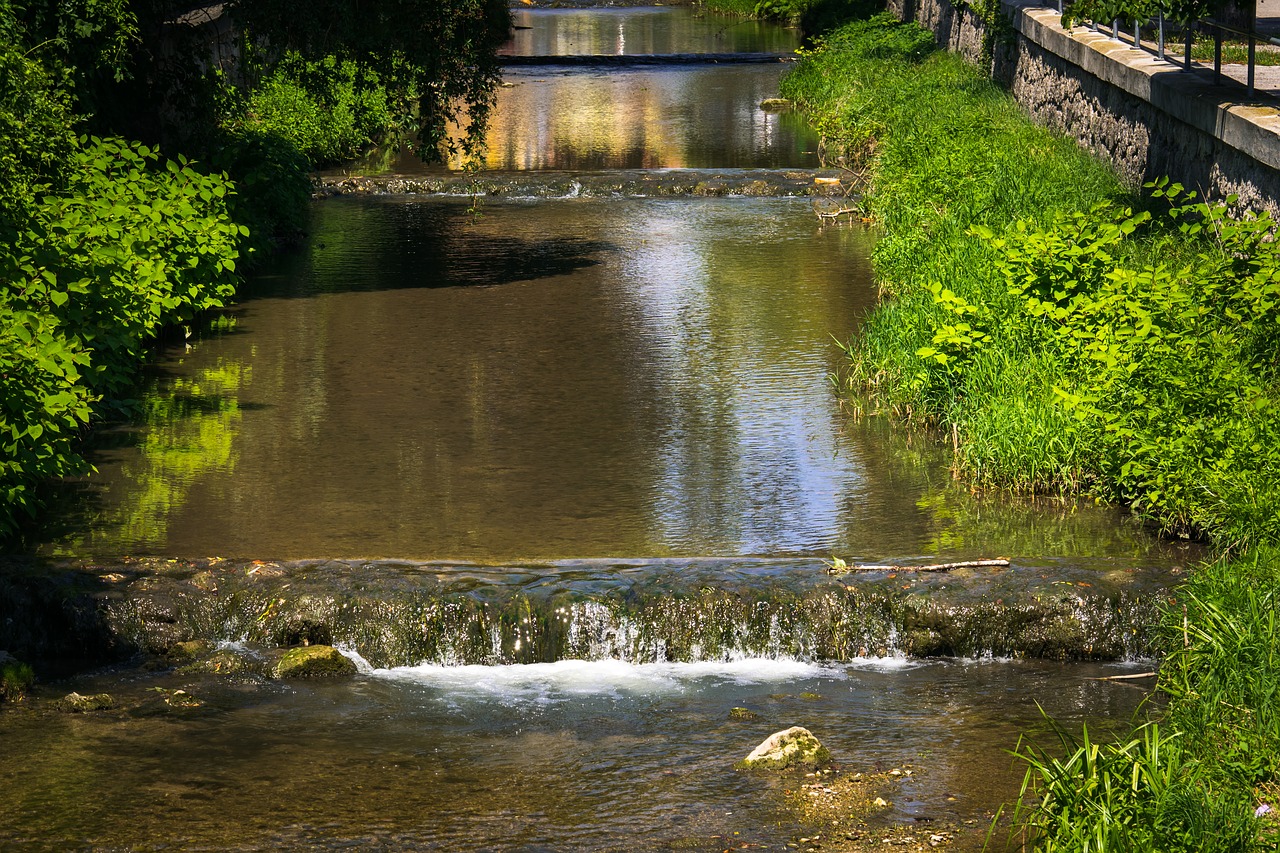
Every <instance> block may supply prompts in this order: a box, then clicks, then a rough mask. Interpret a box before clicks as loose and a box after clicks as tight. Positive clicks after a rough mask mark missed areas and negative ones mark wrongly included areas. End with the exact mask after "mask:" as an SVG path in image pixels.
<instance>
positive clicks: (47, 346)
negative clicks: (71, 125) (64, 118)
mask: <svg viewBox="0 0 1280 853" xmlns="http://www.w3.org/2000/svg"><path fill="white" fill-rule="evenodd" d="M79 145H80V147H79V148H78V149H77V150H76V151H75V153H74V154H73V155H72V156H71V158H70V163H69V165H68V168H67V175H66V179H65V185H64V187H62V188H61V189H60V190H59V191H58V192H54V193H50V194H49V195H46V196H44V197H43V198H42V199H41V200H40V201H39V202H38V203H37V204H36V205H35V209H34V211H33V212H32V214H31V217H30V219H29V221H28V222H27V223H26V225H25V227H24V228H23V229H22V230H21V231H20V232H19V233H18V234H17V236H16V237H15V238H14V239H13V240H12V241H11V242H8V243H5V244H0V275H2V276H3V280H4V281H5V282H6V285H7V286H6V288H5V289H4V292H3V297H0V489H2V490H3V494H4V496H5V501H4V504H3V507H2V508H0V531H2V532H3V533H6V534H11V533H13V532H14V531H15V530H16V528H17V526H18V525H19V522H20V521H21V519H22V518H23V517H24V516H30V515H32V514H33V513H34V512H35V511H36V510H37V509H38V508H39V500H38V497H37V495H36V492H35V490H36V487H37V486H38V484H39V483H40V482H42V481H44V480H47V479H49V478H52V477H59V476H64V475H66V474H70V473H73V472H76V471H80V470H82V469H83V468H84V467H85V463H84V461H83V459H81V458H80V456H79V455H78V453H77V452H76V444H77V441H78V439H79V437H80V434H81V431H82V430H83V428H84V427H85V425H86V424H87V423H88V422H89V420H90V417H91V414H92V411H93V407H94V405H95V404H98V405H101V404H102V401H104V400H105V401H110V400H112V399H113V398H114V397H115V396H117V395H119V394H121V393H122V392H124V391H125V390H127V389H128V387H129V386H130V384H131V382H132V380H133V375H134V371H135V370H136V368H137V367H138V365H139V363H140V362H141V360H142V359H143V358H144V356H145V352H144V344H145V342H146V340H147V339H148V338H149V337H150V336H152V335H154V334H155V333H156V332H157V331H158V330H159V329H160V328H162V327H163V326H166V325H170V324H174V323H180V322H185V321H189V320H190V319H191V318H192V317H193V316H194V315H195V314H196V313H197V312H200V311H203V310H207V309H209V308H213V307H216V306H220V305H223V304H224V303H225V301H226V300H227V299H228V298H229V297H230V296H231V295H232V294H233V293H234V289H235V283H236V281H237V279H236V273H235V269H236V258H237V255H238V248H237V246H238V243H239V241H240V239H241V238H242V237H243V236H244V233H245V230H244V229H243V227H242V226H239V225H237V224H236V223H234V222H233V221H232V220H231V218H230V217H229V215H228V214H227V210H226V200H227V197H228V195H229V194H230V192H231V187H230V184H229V183H228V182H227V181H226V179H225V178H224V177H221V176H211V175H206V174H202V173H200V172H198V171H196V170H195V169H194V168H192V167H191V165H190V164H188V163H186V162H185V161H184V160H182V159H181V158H180V159H179V160H178V161H172V160H169V161H164V162H163V163H162V162H161V161H160V158H159V155H158V154H157V153H156V152H155V151H152V150H150V149H147V148H145V147H144V146H141V145H138V144H136V143H129V142H125V141H124V140H118V139H96V138H90V137H85V138H82V139H81V140H80V141H79Z"/></svg>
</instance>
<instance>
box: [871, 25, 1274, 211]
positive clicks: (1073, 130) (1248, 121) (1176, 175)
mask: <svg viewBox="0 0 1280 853" xmlns="http://www.w3.org/2000/svg"><path fill="white" fill-rule="evenodd" d="M889 8H890V11H891V12H893V13H895V14H896V15H897V16H898V17H899V18H900V19H902V20H909V19H914V20H916V21H917V22H919V23H920V24H921V25H922V26H924V27H925V28H927V29H929V30H931V31H932V32H933V33H934V35H935V36H936V37H937V39H938V43H939V44H940V45H942V46H944V47H946V48H947V49H948V50H952V51H955V52H958V53H961V54H962V55H964V56H965V57H966V58H968V59H970V60H971V61H975V62H980V61H981V57H982V42H983V35H984V28H985V25H984V24H983V22H982V21H981V20H980V19H979V18H978V17H977V16H976V15H974V14H972V13H971V12H969V11H967V10H961V9H957V8H956V7H955V6H954V5H952V3H951V2H950V0H889ZM1003 8H1004V12H1005V14H1006V15H1007V16H1008V17H1009V19H1010V20H1011V21H1012V23H1013V30H1014V36H1013V39H1012V43H1005V44H999V45H998V46H997V48H996V50H995V51H994V53H995V58H994V60H992V61H991V73H992V75H993V76H994V77H995V78H996V79H997V80H999V81H1000V82H1001V83H1003V84H1004V85H1005V86H1007V87H1008V88H1009V90H1010V92H1012V94H1013V96H1014V98H1015V99H1016V100H1017V101H1018V103H1020V104H1021V105H1022V106H1023V107H1024V108H1026V109H1027V111H1028V112H1029V113H1030V114H1031V115H1032V116H1033V117H1034V118H1035V119H1036V120H1037V121H1039V122H1041V123H1042V124H1045V125H1047V126H1049V127H1052V128H1055V129H1057V130H1061V131H1062V132H1063V133H1066V134H1067V135H1069V136H1072V137H1074V138H1075V139H1076V140H1077V141H1079V142H1080V144H1081V145H1083V146H1084V147H1086V148H1088V149H1089V150H1090V151H1092V152H1093V153H1094V154H1096V155H1098V156H1099V157H1102V158H1104V159H1109V160H1111V161H1112V162H1113V163H1115V166H1116V169H1117V170H1118V171H1119V173H1120V174H1121V176H1122V177H1123V178H1124V179H1125V181H1127V182H1128V183H1129V184H1131V185H1133V186H1137V185H1140V184H1142V183H1143V182H1145V181H1149V180H1152V179H1154V178H1157V177H1161V176H1165V175H1168V176H1169V177H1171V178H1173V179H1174V180H1176V181H1179V182H1181V183H1182V184H1184V185H1185V186H1187V187H1191V188H1195V189H1197V190H1199V191H1200V192H1201V193H1202V194H1205V195H1208V196H1211V197H1215V198H1222V197H1225V196H1227V195H1229V194H1232V193H1234V194H1236V195H1238V196H1239V197H1240V201H1241V203H1242V204H1243V205H1244V206H1246V207H1250V208H1259V209H1265V210H1270V211H1271V212H1272V213H1273V214H1280V114H1278V112H1277V108H1276V107H1277V106H1280V104H1276V105H1269V104H1268V101H1270V99H1269V98H1267V97H1265V96H1263V97H1261V98H1258V99H1255V101H1254V103H1253V105H1246V104H1244V103H1242V102H1243V101H1244V100H1245V90H1244V87H1243V86H1240V85H1238V84H1231V83H1228V84H1227V85H1222V86H1215V85H1213V82H1212V72H1211V71H1209V70H1205V69H1197V70H1193V71H1190V72H1187V71H1183V70H1181V67H1180V66H1179V65H1175V64H1173V63H1171V62H1161V61H1160V60H1158V59H1156V58H1155V57H1154V56H1152V55H1151V54H1149V53H1147V52H1145V51H1141V50H1135V49H1134V48H1132V47H1130V46H1128V45H1125V44H1122V43H1120V42H1116V41H1114V40H1112V39H1110V38H1108V37H1106V36H1103V35H1100V34H1098V33H1095V32H1093V31H1091V30H1088V29H1086V28H1083V27H1077V28H1075V29H1073V30H1064V29H1063V28H1062V27H1061V25H1060V23H1059V15H1058V13H1057V11H1056V10H1049V9H1045V8H1043V7H1040V6H1034V5H1030V4H1028V3H1024V2H1006V3H1005V4H1004V7H1003Z"/></svg>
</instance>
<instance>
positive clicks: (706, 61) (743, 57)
mask: <svg viewBox="0 0 1280 853" xmlns="http://www.w3.org/2000/svg"><path fill="white" fill-rule="evenodd" d="M498 61H499V62H501V63H502V64H503V65H507V66H530V65H572V66H580V65H587V66H628V65H758V64H760V63H764V62H794V61H795V57H794V56H786V55H782V54H777V53H660V54H645V53H635V54H625V53H604V54H570V55H556V56H514V55H506V56H499V57H498Z"/></svg>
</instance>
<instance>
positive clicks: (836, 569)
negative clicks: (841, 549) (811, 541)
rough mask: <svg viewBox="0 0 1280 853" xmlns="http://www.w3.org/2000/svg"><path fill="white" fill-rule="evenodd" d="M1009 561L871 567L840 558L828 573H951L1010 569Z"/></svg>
mask: <svg viewBox="0 0 1280 853" xmlns="http://www.w3.org/2000/svg"><path fill="white" fill-rule="evenodd" d="M1008 567H1009V561H1008V560H1006V559H1003V558H1000V559H994V560H963V561H961V562H959V563H934V564H933V565H931V566H897V565H883V566H880V565H871V564H869V563H857V564H854V565H852V566H851V565H847V564H846V563H845V561H844V560H841V559H839V558H838V557H837V558H836V559H834V560H832V561H831V562H830V563H828V564H827V571H828V572H830V573H831V574H833V575H839V574H844V573H846V572H949V571H951V570H952V569H983V568H1001V569H1004V568H1008Z"/></svg>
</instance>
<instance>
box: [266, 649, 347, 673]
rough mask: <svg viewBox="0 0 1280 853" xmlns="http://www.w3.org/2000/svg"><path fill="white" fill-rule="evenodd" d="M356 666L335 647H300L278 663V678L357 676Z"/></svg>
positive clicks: (274, 670) (275, 671) (276, 668)
mask: <svg viewBox="0 0 1280 853" xmlns="http://www.w3.org/2000/svg"><path fill="white" fill-rule="evenodd" d="M355 673H356V665H355V664H354V663H352V662H351V660H350V659H349V658H346V657H343V655H342V652H340V651H338V650H337V649H335V648H334V647H333V646H299V647H298V648H296V649H289V651H287V652H285V653H284V656H283V657H281V658H280V660H278V661H276V665H275V668H274V669H273V670H272V674H273V675H275V677H276V678H335V677H339V676H347V675H355Z"/></svg>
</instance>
